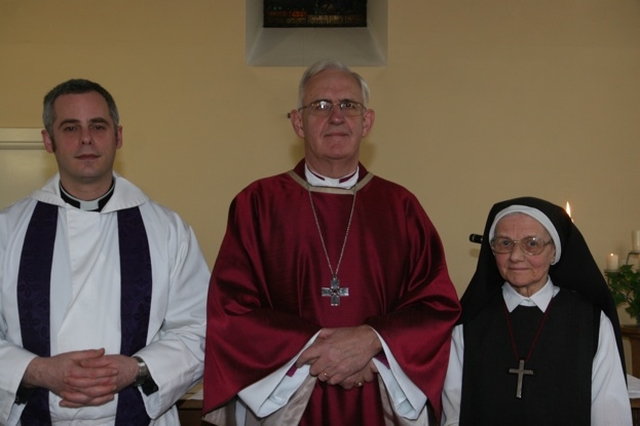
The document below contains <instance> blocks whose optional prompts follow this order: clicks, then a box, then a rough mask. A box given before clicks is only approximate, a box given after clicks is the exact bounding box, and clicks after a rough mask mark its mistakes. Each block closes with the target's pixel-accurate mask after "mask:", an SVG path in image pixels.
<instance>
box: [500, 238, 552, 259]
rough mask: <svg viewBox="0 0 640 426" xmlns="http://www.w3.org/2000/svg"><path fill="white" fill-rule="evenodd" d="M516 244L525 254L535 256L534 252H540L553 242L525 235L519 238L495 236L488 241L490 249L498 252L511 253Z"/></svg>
mask: <svg viewBox="0 0 640 426" xmlns="http://www.w3.org/2000/svg"><path fill="white" fill-rule="evenodd" d="M516 244H518V245H519V246H520V249H521V250H522V251H523V252H525V253H526V254H528V255H531V256H535V255H536V254H540V253H542V252H543V251H544V248H545V247H546V246H547V245H548V244H553V240H549V241H543V240H542V238H538V237H525V238H522V239H519V240H511V239H509V238H505V237H495V238H494V239H492V240H491V242H490V243H489V245H490V246H491V250H493V252H494V253H498V254H506V253H511V252H512V251H513V249H514V248H515V247H516Z"/></svg>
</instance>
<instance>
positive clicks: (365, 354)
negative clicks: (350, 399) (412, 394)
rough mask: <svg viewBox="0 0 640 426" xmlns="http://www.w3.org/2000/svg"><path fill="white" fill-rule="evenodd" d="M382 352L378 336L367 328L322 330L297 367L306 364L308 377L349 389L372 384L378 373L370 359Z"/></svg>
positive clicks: (298, 361) (363, 326)
mask: <svg viewBox="0 0 640 426" xmlns="http://www.w3.org/2000/svg"><path fill="white" fill-rule="evenodd" d="M381 350H382V344H381V343H380V339H379V338H378V335H377V334H376V333H375V331H373V329H371V327H369V326H367V325H361V326H357V327H342V328H323V329H322V330H321V331H320V333H319V334H318V337H317V338H316V340H315V341H314V342H313V343H312V344H311V345H310V346H309V347H308V348H307V349H305V350H304V351H303V352H302V353H301V354H300V357H299V358H298V360H297V361H296V367H298V368H299V367H301V366H303V365H305V364H309V366H310V369H309V374H311V375H312V376H317V377H318V380H320V381H323V382H326V383H328V384H330V385H340V386H342V387H343V388H345V389H351V388H353V387H354V386H356V387H357V386H362V384H363V383H365V382H371V381H373V379H374V378H375V374H376V373H377V372H378V371H377V369H376V367H375V365H374V363H373V361H372V358H373V357H374V356H375V355H377V354H378V353H379V352H380V351H381Z"/></svg>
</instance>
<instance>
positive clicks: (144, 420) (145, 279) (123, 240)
mask: <svg viewBox="0 0 640 426" xmlns="http://www.w3.org/2000/svg"><path fill="white" fill-rule="evenodd" d="M57 218H58V207H57V206H54V205H51V204H45V203H42V202H38V204H37V205H36V207H35V209H34V211H33V215H32V217H31V221H30V223H29V227H28V228H27V233H26V236H25V240H24V246H23V248H22V255H21V258H20V269H19V271H18V311H19V313H20V330H21V334H22V342H23V347H24V348H25V349H27V350H28V351H30V352H33V353H34V354H36V355H38V356H41V357H48V356H50V355H51V353H50V347H51V346H50V343H51V337H50V325H49V322H50V305H51V303H50V291H51V290H50V288H51V265H52V260H53V247H54V243H55V237H56V226H57ZM118 238H119V247H120V276H121V283H120V286H121V302H120V319H121V324H122V325H121V327H122V329H121V333H122V338H121V346H120V353H121V354H122V355H128V356H130V355H133V354H134V353H136V352H137V351H138V350H140V349H142V348H143V347H144V346H146V340H147V330H148V326H149V311H150V308H151V289H152V276H151V255H150V253H149V241H148V239H147V233H146V229H145V227H144V222H143V220H142V216H141V215H140V210H139V209H138V208H137V207H132V208H129V209H125V210H120V211H118ZM21 422H22V424H23V425H29V426H40V425H42V426H45V425H51V416H50V413H49V391H48V390H47V389H42V388H38V389H36V390H35V391H34V392H33V393H32V394H31V396H30V398H29V401H28V402H27V405H26V407H25V409H24V411H23V413H22V417H21ZM149 423H150V419H149V417H148V415H147V412H146V410H145V407H144V403H143V401H142V396H141V395H140V391H139V390H138V389H136V388H133V387H127V388H125V389H123V390H122V391H120V393H119V394H118V408H117V413H116V422H115V424H116V425H117V426H125V425H126V426H137V425H148V424H149Z"/></svg>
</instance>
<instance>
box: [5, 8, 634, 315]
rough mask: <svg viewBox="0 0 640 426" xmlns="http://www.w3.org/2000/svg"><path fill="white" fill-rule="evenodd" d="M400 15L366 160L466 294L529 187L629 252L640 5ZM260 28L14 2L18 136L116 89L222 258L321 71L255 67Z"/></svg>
mask: <svg viewBox="0 0 640 426" xmlns="http://www.w3.org/2000/svg"><path fill="white" fill-rule="evenodd" d="M388 16H389V34H388V64H387V66H385V67H376V68H356V70H357V71H358V72H360V73H361V74H362V75H363V76H364V77H365V78H366V79H367V80H368V81H369V83H370V85H371V87H372V100H371V107H372V108H374V109H375V110H376V112H377V120H376V123H375V127H374V130H373V132H372V134H371V135H370V136H369V138H368V139H367V140H366V141H365V142H364V144H363V148H362V151H363V152H362V160H363V162H364V163H365V165H366V166H367V167H368V168H369V169H370V170H371V171H372V172H374V173H376V174H378V175H381V176H383V177H386V178H388V179H391V180H394V181H396V182H398V183H401V184H403V185H404V186H406V187H408V188H409V189H410V190H412V191H413V192H414V193H415V194H416V195H417V196H418V198H419V199H420V200H421V202H422V203H423V205H424V207H425V209H426V210H427V212H428V213H429V215H430V216H431V218H432V220H433V221H434V223H435V224H436V226H437V228H438V229H439V231H440V233H441V237H442V239H443V242H444V245H445V248H446V252H447V257H448V262H449V267H450V271H451V276H452V278H453V280H454V282H455V284H456V287H457V289H458V292H459V293H460V294H462V291H464V288H465V287H466V284H467V282H468V280H469V279H470V277H471V275H472V274H473V271H474V270H475V262H476V256H477V250H478V247H477V246H476V245H474V244H472V243H470V242H468V235H469V234H470V233H475V232H478V233H481V232H482V230H483V226H484V221H485V218H486V215H487V213H488V211H489V208H490V207H491V205H492V204H493V203H494V202H496V201H499V200H503V199H507V198H511V197H515V196H521V195H533V196H539V197H543V198H546V199H548V200H550V201H553V202H555V203H557V204H560V205H563V206H564V205H565V203H566V202H567V201H569V202H570V203H571V207H572V210H573V217H574V219H575V222H576V223H577V225H578V226H579V227H580V229H581V230H582V232H583V234H584V235H585V237H586V239H587V241H588V242H589V243H590V246H591V249H592V252H593V254H594V257H595V259H596V261H598V263H599V265H600V266H601V267H603V268H604V260H605V255H606V254H607V253H609V252H617V253H619V254H620V256H621V257H624V256H625V255H626V252H627V251H628V250H629V249H630V244H631V241H630V233H631V231H632V230H633V229H640V174H639V173H638V171H639V170H640V146H639V144H638V142H640V2H639V1H638V0H581V1H573V0H571V1H569V0H560V1H557V0H554V1H552V0H540V1H535V2H532V1H525V0H509V1H505V0H482V1H468V2H456V1H444V0H405V1H389V11H388ZM244 19H245V2H243V1H212V0H189V1H186V2H176V1H173V0H171V1H169V0H156V1H153V2H145V1H129V0H112V1H109V2H87V1H86V0H59V1H55V2H51V1H45V0H39V1H38V0H2V1H0V65H1V66H0V127H39V126H41V122H40V114H41V100H42V97H43V96H44V94H45V93H46V91H48V90H49V89H50V88H52V87H53V86H54V85H55V84H57V83H59V82H61V81H63V80H66V79H68V78H72V77H85V78H89V79H93V80H96V81H98V82H100V83H101V84H103V85H104V86H105V87H106V88H107V89H108V90H109V91H111V93H112V94H113V95H114V97H115V98H116V101H117V102H118V105H119V108H120V113H121V116H122V124H123V126H124V146H123V148H122V150H121V151H120V152H119V160H118V163H117V169H118V170H119V171H120V172H121V173H122V174H124V175H125V176H127V177H128V178H130V179H131V180H133V181H134V182H136V183H137V184H138V185H140V186H141V187H142V188H143V189H144V190H145V191H146V192H147V193H148V194H149V195H150V196H151V197H153V198H155V199H156V200H158V201H159V202H161V203H163V204H165V205H167V206H169V207H171V208H173V209H175V210H176V211H178V212H179V213H180V214H181V215H182V216H183V217H184V218H185V219H186V220H187V221H188V222H189V223H191V224H192V226H193V227H194V228H195V231H196V233H197V235H198V237H199V239H200V242H201V245H202V247H203V249H204V252H205V255H206V257H207V259H208V261H209V264H210V265H213V262H214V260H215V257H216V253H217V249H218V246H219V244H220V242H221V239H222V236H223V232H224V228H225V222H226V214H227V208H228V206H229V203H230V201H231V199H232V198H233V196H234V195H235V194H236V193H237V192H238V191H239V190H240V189H242V188H243V187H244V186H245V185H247V184H248V183H250V182H251V181H253V180H255V179H257V178H259V177H263V176H266V175H271V174H275V173H279V172H281V171H284V170H287V169H289V168H291V167H292V166H293V165H294V164H295V163H296V161H297V160H298V159H299V158H300V157H301V155H302V150H301V146H300V142H299V141H298V140H297V138H296V137H295V135H294V134H293V132H292V130H291V128H290V125H289V123H288V121H287V119H286V113H287V111H288V110H289V109H291V108H292V107H294V106H295V104H296V88H297V82H298V79H299V77H300V75H301V73H302V71H303V69H302V68H283V67H269V68H255V67H248V66H246V65H245V52H244V47H245V44H244ZM1 155H5V154H3V152H1V151H0V156H1ZM381 202H382V200H381ZM292 208H294V207H292ZM621 312H622V311H621ZM625 315H626V314H624V313H623V322H625V320H626V318H625V317H624V316H625Z"/></svg>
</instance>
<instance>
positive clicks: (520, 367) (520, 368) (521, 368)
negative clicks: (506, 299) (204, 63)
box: [503, 299, 553, 399]
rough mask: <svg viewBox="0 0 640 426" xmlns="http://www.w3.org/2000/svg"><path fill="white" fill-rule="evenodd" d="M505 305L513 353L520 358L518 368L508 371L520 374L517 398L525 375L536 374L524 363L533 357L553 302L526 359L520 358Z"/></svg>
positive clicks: (545, 314)
mask: <svg viewBox="0 0 640 426" xmlns="http://www.w3.org/2000/svg"><path fill="white" fill-rule="evenodd" d="M551 301H553V299H551ZM503 306H504V314H505V316H506V317H507V327H508V329H509V337H510V338H511V348H512V349H513V353H514V354H515V356H516V359H517V360H518V368H510V369H509V370H508V373H509V374H517V375H518V382H517V384H516V398H518V399H522V382H523V381H524V376H525V375H526V376H533V375H534V374H533V370H530V369H529V370H525V368H524V363H525V362H528V361H529V358H531V353H532V352H533V348H534V346H535V345H536V342H537V341H538V337H539V336H540V332H541V331H542V326H543V325H544V322H545V320H546V319H547V314H548V313H549V310H550V309H551V302H549V305H548V306H547V310H546V311H545V313H544V316H543V317H542V320H541V321H540V325H538V330H537V331H536V335H535V336H534V338H533V342H531V347H530V348H529V353H528V354H527V357H526V358H525V359H522V358H520V356H519V355H518V349H517V348H516V340H515V338H514V336H513V328H512V327H511V319H510V318H509V310H508V309H507V305H506V304H504V303H503Z"/></svg>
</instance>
